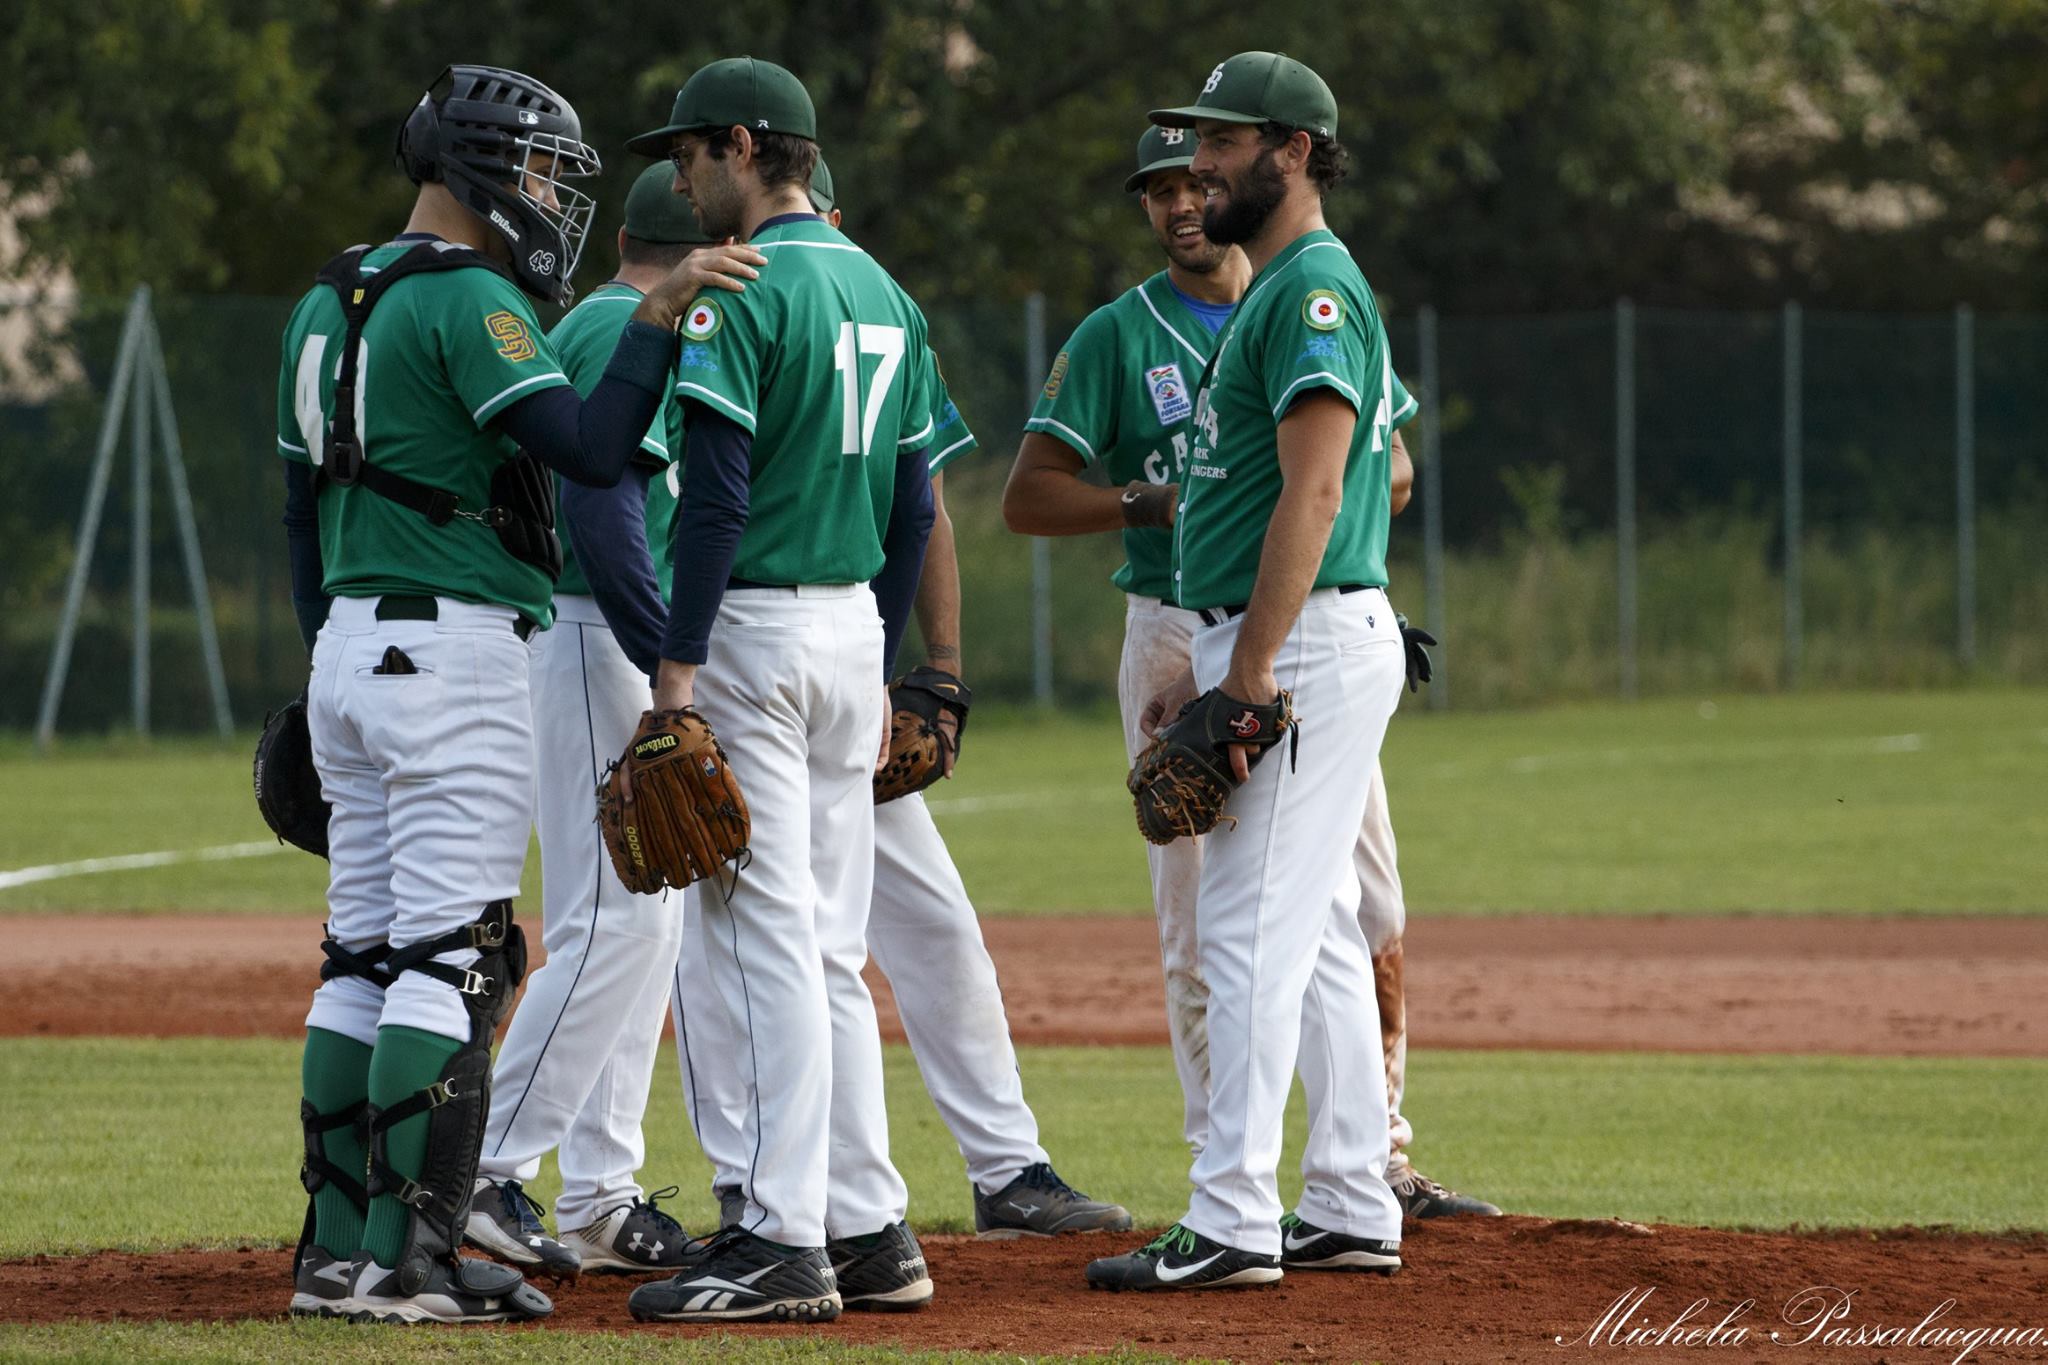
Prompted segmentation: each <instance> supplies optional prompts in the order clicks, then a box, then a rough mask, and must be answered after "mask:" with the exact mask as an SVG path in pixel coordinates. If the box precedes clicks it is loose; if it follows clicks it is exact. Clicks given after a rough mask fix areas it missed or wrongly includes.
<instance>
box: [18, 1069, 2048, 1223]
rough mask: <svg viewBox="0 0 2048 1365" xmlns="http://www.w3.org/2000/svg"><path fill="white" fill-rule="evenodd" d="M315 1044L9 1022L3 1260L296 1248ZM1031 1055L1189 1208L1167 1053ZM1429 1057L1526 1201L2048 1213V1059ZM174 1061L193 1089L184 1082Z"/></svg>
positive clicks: (1067, 1153)
mask: <svg viewBox="0 0 2048 1365" xmlns="http://www.w3.org/2000/svg"><path fill="white" fill-rule="evenodd" d="M298 1055H299V1053H298V1046H297V1044H296V1043H293V1042H289V1041H282V1040H279V1041H271V1040H250V1041H213V1040H179V1041H171V1042H146V1041H133V1040H125V1039H123V1040H40V1039H37V1040H30V1039H10V1040H9V1042H8V1044H7V1046H6V1048H5V1049H4V1050H0V1093H5V1094H7V1095H8V1096H9V1097H10V1100H11V1101H12V1102H11V1103H10V1104H9V1105H8V1106H6V1108H5V1109H4V1110H0V1151H5V1152H7V1153H8V1154H9V1159H8V1160H7V1161H6V1162H5V1163H0V1208H5V1209H9V1210H12V1211H14V1212H15V1213H16V1214H19V1215H22V1216H18V1217H10V1218H8V1219H6V1220H5V1221H4V1222H0V1256H19V1255H24V1254H30V1253H34V1252H57V1251H77V1250H84V1249H89V1248H94V1247H108V1246H112V1247H121V1248H127V1249H134V1250H158V1249H164V1248H171V1247H180V1246H191V1245H203V1246H236V1245H242V1244H253V1245H280V1244H283V1243H285V1242H287V1241H288V1240H289V1239H290V1238H291V1237H292V1236H294V1235H296V1233H297V1231H298V1219H299V1213H300V1211H301V1210H302V1209H303V1208H304V1195H303V1194H302V1193H301V1191H300V1190H299V1187H298V1182H297V1179H296V1173H297V1165H298V1142H299V1135H298V1130H297V1125H296V1124H294V1123H292V1122H291V1121H290V1116H291V1115H292V1113H293V1112H294V1109H295V1106H296V1104H297V1098H298V1088H297V1087H298ZM888 1062H889V1100H890V1119H891V1146H892V1150H893V1153H894V1155H895V1158H896V1161H897V1164H898V1165H899V1166H900V1167H901V1168H902V1170H903V1174H904V1178H905V1180H906V1181H908V1183H909V1185H910V1189H911V1217H912V1220H913V1221H914V1222H915V1223H916V1225H917V1226H918V1227H920V1228H923V1229H927V1230H934V1231H961V1230H966V1229H968V1228H969V1227H971V1220H972V1209H971V1206H970V1204H969V1200H968V1186H967V1181H966V1176H965V1173H964V1170H963V1168H962V1165H961V1161H960V1157H959V1154H958V1153H957V1151H956V1150H955V1149H954V1147H953V1144H952V1141H951V1138H950V1137H949V1135H948V1134H947V1133H946V1132H945V1130H944V1128H943V1127H942V1126H941V1124H940V1123H939V1120H938V1116H937V1114H936V1112H935V1111H934V1110H933V1108H932V1106H931V1103H930V1101H929V1100H928V1099H927V1098H926V1097H925V1095H924V1092H923V1089H922V1087H921V1085H920V1084H919V1082H918V1079H917V1077H916V1074H915V1071H914V1068H913V1066H912V1064H911V1063H910V1060H909V1057H908V1054H907V1053H906V1052H905V1051H904V1050H903V1049H901V1048H892V1049H891V1050H890V1052H889V1059H888ZM1023 1068H1024V1079H1025V1092H1026V1095H1027V1097H1028V1098H1029V1099H1030V1100H1031V1101H1032V1104H1033V1107H1034V1108H1035V1109H1036V1111H1037V1113H1038V1116H1039V1120H1040V1124H1041V1126H1042V1130H1043V1133H1042V1135H1043V1141H1044V1145H1045V1146H1046V1148H1047V1150H1048V1151H1049V1152H1050V1153H1051V1154H1052V1157H1053V1160H1054V1161H1055V1163H1056V1164H1057V1165H1058V1166H1059V1168H1060V1170H1061V1172H1062V1173H1063V1174H1065V1175H1066V1176H1067V1177H1068V1178H1069V1179H1071V1180H1073V1181H1074V1182H1075V1184H1077V1185H1079V1186H1080V1187H1081V1188H1083V1189H1085V1190H1088V1191H1089V1192H1091V1193H1094V1194H1097V1195H1102V1196H1105V1197H1113V1198H1115V1199H1118V1200H1120V1201H1121V1202H1123V1203H1125V1204H1126V1205H1128V1206H1129V1207H1130V1208H1131V1210H1132V1212H1133V1213H1134V1214H1135V1215H1136V1216H1137V1218H1138V1219H1139V1221H1140V1223H1141V1224H1148V1225H1153V1226H1157V1225H1162V1224H1165V1223H1168V1222H1171V1221H1172V1220H1173V1219H1174V1218H1176V1217H1178V1216H1179V1215H1180V1214H1181V1213H1182V1212H1183V1211H1184V1210H1185V1208H1186V1202H1185V1200H1186V1193H1187V1186H1186V1180H1185V1176H1186V1170H1187V1161H1186V1155H1185V1152H1184V1150H1183V1149H1182V1148H1181V1146H1180V1144H1179V1142H1178V1140H1177V1137H1178V1128H1179V1113H1180V1101H1179V1094H1178V1091H1177V1089H1176V1087H1175V1082H1174V1077H1173V1070H1172V1066H1171V1063H1170V1062H1169V1061H1168V1059H1167V1055H1166V1053H1165V1051H1164V1049H1160V1050H1157V1051H1154V1050H1150V1049H1122V1048H1087V1049H1027V1050H1025V1052H1024V1056H1023ZM1410 1074H1411V1075H1412V1076H1413V1077H1414V1082H1413V1086H1412V1089H1411V1092H1410V1099H1409V1102H1408V1104H1407V1105H1406V1106H1405V1108H1406V1109H1407V1110H1408V1112H1409V1114H1410V1116H1411V1118H1412V1119H1413V1121H1414V1123H1415V1128H1416V1132H1417V1134H1418V1137H1417V1144H1416V1147H1415V1152H1416V1158H1417V1161H1418V1164H1421V1165H1422V1166H1423V1167H1424V1169H1427V1170H1430V1171H1432V1172H1436V1173H1438V1174H1440V1175H1441V1176H1442V1177H1443V1178H1445V1179H1447V1180H1451V1181H1453V1182H1455V1183H1457V1184H1460V1185H1462V1186H1464V1187H1466V1188H1468V1189H1471V1190H1474V1191H1477V1192H1482V1193H1484V1194H1485V1195H1486V1196H1487V1197H1489V1198H1492V1199H1494V1200H1496V1201H1498V1202H1499V1203H1501V1204H1502V1205H1504V1206H1506V1207H1508V1208H1511V1209H1513V1210H1515V1211H1516V1212H1519V1213H1536V1214H1547V1215H1554V1216H1558V1217H1585V1218H1603V1217H1622V1218H1629V1219H1633V1220H1637V1221H1641V1222H1676V1223H1690V1224H1704V1225H1717V1226H1735V1227H1785V1226H1788V1225H1791V1224H1795V1223H1796V1224H1801V1225H1806V1226H1829V1225H1837V1226H1892V1225H1898V1224H1926V1223H1949V1224H1954V1225H1956V1226H1958V1227H1963V1228H1970V1229H1979V1230H1993V1231H1995V1230H2003V1229H2007V1228H2013V1227H2025V1228H2035V1229H2041V1228H2048V1176H2044V1174H2043V1172H2042V1170H2041V1167H2040V1162H2039V1156H2040V1133H2041V1131H2042V1129H2043V1127H2044V1126H2048V1061H2033V1060H2028V1061H1978V1060H1903V1059H1884V1058H1876V1059H1872V1058H1856V1059H1843V1058H1825V1057H1711V1056H1708V1057H1700V1056H1671V1055H1659V1054H1648V1053H1639V1054H1600V1055H1583V1054H1557V1053H1500V1052H1448V1051H1430V1052H1423V1053H1418V1054H1416V1057H1415V1059H1414V1061H1413V1062H1412V1064H1411V1067H1410ZM168 1075H175V1076H176V1077H177V1082H178V1083H177V1085H176V1086H166V1085H164V1084H163V1083H162V1080H163V1078H164V1077H165V1076H168ZM674 1077H675V1070H674V1063H673V1056H672V1054H668V1053H665V1054H664V1056H663V1059H662V1063H661V1070H660V1071H658V1072H657V1077H656V1086H655V1095H654V1102H653V1105H652V1106H651V1108H650V1111H649V1116H648V1121H647V1125H646V1131H647V1143H648V1158H647V1162H646V1165H645V1167H644V1168H643V1179H645V1180H647V1181H650V1182H663V1181H672V1182H675V1183H677V1184H680V1185H681V1186H682V1189H683V1192H682V1194H681V1195H680V1196H679V1197H678V1198H677V1199H676V1200H675V1201H674V1202H673V1203H672V1204H671V1205H670V1207H671V1209H672V1210H673V1211H674V1212H675V1214H676V1215H677V1216H678V1217H679V1218H680V1219H682V1220H683V1222H684V1224H685V1225H686V1226H689V1227H691V1228H702V1227H704V1226H706V1225H707V1224H708V1223H709V1222H710V1221H711V1217H712V1213H713V1209H712V1205H711V1201H710V1198H709V1195H708V1193H707V1191H706V1186H707V1184H708V1182H709V1170H708V1168H707V1167H706V1166H705V1165H704V1162H703V1159H702V1157H701V1156H700V1155H699V1154H698V1152H697V1150H696V1145H695V1142H694V1141H693V1140H692V1139H691V1137H690V1136H689V1130H688V1128H687V1126H686V1124H685V1122H684V1119H683V1114H682V1107H681V1103H680V1101H679V1099H678V1098H677V1087H676V1084H675V1080H674ZM1108 1114H1114V1115H1116V1121H1115V1122H1113V1123H1111V1122H1104V1116H1105V1115H1108ZM1507 1115H1512V1116H1513V1121H1512V1122H1511V1123H1510V1122H1503V1116H1507ZM1930 1116H1935V1117H1934V1118H1933V1119H1932V1120H1930ZM1304 1126H1305V1124H1304V1118H1303V1115H1302V1113H1301V1109H1300V1102H1299V1095H1298V1094H1297V1096H1296V1103H1295V1108H1294V1112H1293V1114H1292V1115H1291V1117H1290V1120H1289V1125H1288V1127H1289V1131H1290V1134H1291V1136H1292V1137H1293V1139H1294V1140H1295V1143H1296V1144H1297V1145H1292V1146H1290V1148H1289V1150H1288V1154H1287V1156H1286V1157H1285V1159H1284V1160H1283V1162H1282V1164H1281V1171H1282V1173H1283V1178H1282V1188H1283V1192H1289V1193H1291V1191H1290V1190H1289V1187H1290V1185H1291V1186H1294V1187H1296V1188H1298V1183H1299V1182H1298V1179H1297V1178H1294V1177H1291V1176H1290V1175H1289V1174H1288V1173H1290V1172H1293V1171H1294V1170H1296V1169H1298V1153H1299V1146H1298V1142H1299V1139H1300V1136H1301V1134H1302V1131H1303V1128H1304ZM110 1172H118V1173H119V1174H118V1176H112V1177H110V1175H109V1173H110ZM555 1188H556V1185H555V1180H554V1177H553V1175H552V1172H551V1171H549V1172H547V1173H544V1175H543V1178H542V1180H541V1181H540V1182H538V1183H537V1184H536V1186H535V1189H536V1193H537V1194H538V1195H539V1196H540V1197H541V1198H542V1199H543V1201H546V1200H547V1199H548V1198H549V1197H550V1196H551V1195H552V1193H553V1191H554V1189H555Z"/></svg>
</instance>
